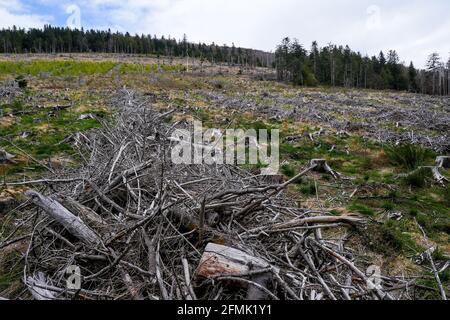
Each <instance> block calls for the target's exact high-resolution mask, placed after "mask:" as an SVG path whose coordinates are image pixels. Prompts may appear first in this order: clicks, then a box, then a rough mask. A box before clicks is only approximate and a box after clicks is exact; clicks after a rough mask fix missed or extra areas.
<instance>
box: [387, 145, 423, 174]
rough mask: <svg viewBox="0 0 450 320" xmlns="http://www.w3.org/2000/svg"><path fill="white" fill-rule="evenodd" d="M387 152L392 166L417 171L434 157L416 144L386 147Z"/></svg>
mask: <svg viewBox="0 0 450 320" xmlns="http://www.w3.org/2000/svg"><path fill="white" fill-rule="evenodd" d="M385 152H386V154H387V156H388V158H389V160H390V162H391V164H393V165H395V166H399V167H402V168H404V169H407V170H414V169H417V168H418V167H419V166H421V165H424V164H425V163H426V161H427V159H429V158H430V157H431V156H432V153H431V152H430V151H429V150H427V149H424V148H422V147H421V146H419V145H415V144H401V145H398V146H390V147H386V148H385Z"/></svg>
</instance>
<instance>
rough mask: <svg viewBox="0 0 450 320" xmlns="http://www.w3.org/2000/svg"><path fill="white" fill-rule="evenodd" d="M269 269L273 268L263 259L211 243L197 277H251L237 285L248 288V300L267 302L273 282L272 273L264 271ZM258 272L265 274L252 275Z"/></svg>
mask: <svg viewBox="0 0 450 320" xmlns="http://www.w3.org/2000/svg"><path fill="white" fill-rule="evenodd" d="M268 268H271V266H270V264H269V263H268V262H266V261H265V260H263V259H260V258H257V257H253V256H251V255H249V254H247V253H245V252H243V251H241V250H238V249H234V248H230V247H226V246H223V245H219V244H215V243H209V244H208V245H207V246H206V248H205V252H204V253H203V255H202V258H201V259H200V263H199V265H198V267H197V270H196V271H195V275H196V276H197V277H199V278H206V279H215V278H220V277H224V278H226V277H227V276H230V275H231V276H241V277H246V275H249V276H250V281H241V282H238V283H237V284H239V285H241V286H243V287H247V288H248V290H247V299H248V300H265V299H267V298H268V294H267V290H266V287H267V286H268V284H269V283H270V282H271V281H272V273H271V272H269V271H264V269H268ZM258 270H262V271H263V272H261V273H259V274H258V273H256V274H253V275H250V273H255V271H256V272H257V271H258ZM277 270H278V269H277ZM252 283H253V285H252Z"/></svg>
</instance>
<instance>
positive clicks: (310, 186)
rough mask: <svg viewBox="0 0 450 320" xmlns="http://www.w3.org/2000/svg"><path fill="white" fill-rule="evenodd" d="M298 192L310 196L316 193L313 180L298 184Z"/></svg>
mask: <svg viewBox="0 0 450 320" xmlns="http://www.w3.org/2000/svg"><path fill="white" fill-rule="evenodd" d="M300 192H301V193H303V194H304V195H308V196H312V195H316V194H317V187H316V184H315V183H314V182H313V181H308V182H307V183H306V184H303V185H301V186H300Z"/></svg>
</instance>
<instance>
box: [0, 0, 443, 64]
mask: <svg viewBox="0 0 450 320" xmlns="http://www.w3.org/2000/svg"><path fill="white" fill-rule="evenodd" d="M35 1H38V2H40V3H41V4H47V5H52V6H54V7H60V8H61V15H63V17H64V14H65V8H66V7H67V5H69V4H77V5H78V6H80V8H81V16H82V24H83V26H84V27H85V28H103V29H105V28H111V29H112V30H119V31H128V32H130V33H139V34H140V33H144V34H157V35H166V36H168V35H170V36H172V37H175V38H177V39H181V38H182V37H183V34H187V36H188V39H189V40H191V41H195V42H197V41H202V42H206V43H211V42H213V41H214V42H216V43H218V44H223V43H227V44H231V43H232V42H234V43H235V44H236V45H237V46H243V47H252V48H258V49H264V50H274V49H275V47H276V45H277V44H278V43H279V42H280V40H281V39H282V38H283V37H285V36H289V37H291V38H294V37H295V38H298V39H299V40H300V42H301V43H303V44H304V45H305V46H306V47H307V48H308V47H309V46H310V44H311V42H312V41H313V40H317V41H318V42H319V44H320V45H322V46H324V45H327V44H328V43H330V42H332V43H335V44H342V45H346V44H348V45H349V46H350V47H351V48H352V49H354V50H356V51H360V52H361V53H363V54H369V55H374V54H378V52H379V51H380V50H383V51H387V50H389V49H395V50H397V51H398V53H399V55H400V57H401V58H402V59H403V60H405V61H406V62H407V63H408V62H409V61H410V60H413V61H414V62H416V64H417V65H418V66H423V65H424V61H425V59H426V56H427V55H428V54H429V53H431V52H432V51H434V50H437V51H439V52H440V53H441V55H442V56H443V57H447V56H448V52H450V42H449V41H448V39H450V23H449V22H448V19H447V17H446V15H447V13H448V12H449V11H450V2H449V1H448V0H433V1H425V0H397V1H390V0H340V1H335V0H316V1H310V0H35ZM6 3H8V4H9V3H14V4H15V6H16V7H18V8H20V6H21V2H20V1H19V0H13V1H6V0H0V8H2V4H6ZM368 8H370V10H369V12H368ZM377 8H378V9H379V10H377ZM374 9H375V10H374ZM8 12H9V13H11V11H8ZM374 14H377V15H378V14H379V17H375V18H376V19H378V18H379V25H377V27H376V28H371V27H370V25H369V27H368V23H367V22H368V20H369V19H374ZM0 18H1V16H0ZM2 20H3V19H2ZM23 20H26V21H24V23H27V24H26V25H29V24H30V23H31V22H32V21H34V22H33V23H34V24H39V23H41V22H42V20H43V19H42V17H34V20H33V19H32V18H31V19H27V18H25V19H23ZM0 21H1V20H0ZM10 21H12V18H11V19H9V20H8V22H4V21H1V23H2V24H3V25H6V24H8V23H10ZM63 21H65V19H63ZM371 21H373V20H371ZM16 24H19V23H16Z"/></svg>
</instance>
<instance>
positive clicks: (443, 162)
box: [436, 156, 450, 169]
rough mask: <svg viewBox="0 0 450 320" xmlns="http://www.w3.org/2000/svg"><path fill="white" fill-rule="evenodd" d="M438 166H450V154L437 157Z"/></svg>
mask: <svg viewBox="0 0 450 320" xmlns="http://www.w3.org/2000/svg"><path fill="white" fill-rule="evenodd" d="M436 166H437V167H439V168H445V169H448V168H450V157H449V156H440V157H437V158H436Z"/></svg>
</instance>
